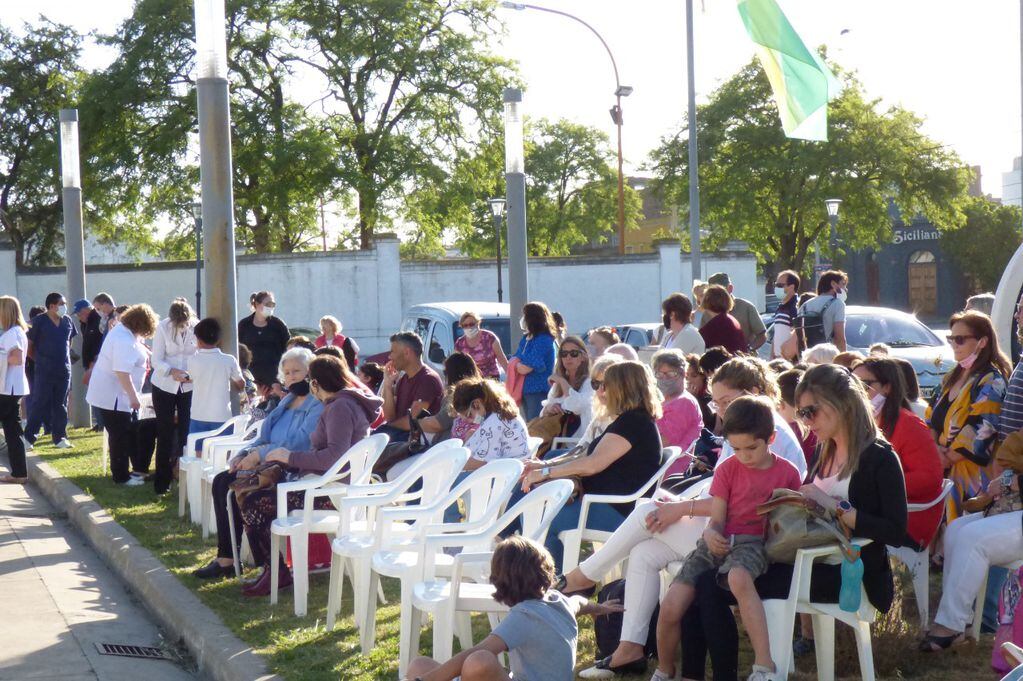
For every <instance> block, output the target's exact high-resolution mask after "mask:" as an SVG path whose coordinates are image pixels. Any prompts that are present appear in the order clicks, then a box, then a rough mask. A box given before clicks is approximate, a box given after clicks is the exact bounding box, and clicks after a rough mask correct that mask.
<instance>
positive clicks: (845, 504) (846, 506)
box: [838, 499, 853, 514]
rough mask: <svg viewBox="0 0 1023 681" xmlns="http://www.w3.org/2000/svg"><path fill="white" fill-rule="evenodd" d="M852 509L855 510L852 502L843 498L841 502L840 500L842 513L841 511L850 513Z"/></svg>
mask: <svg viewBox="0 0 1023 681" xmlns="http://www.w3.org/2000/svg"><path fill="white" fill-rule="evenodd" d="M851 510H853V506H852V504H850V503H849V502H848V501H846V500H845V499H842V500H841V501H840V502H838V512H839V513H840V514H841V513H848V512H849V511H851Z"/></svg>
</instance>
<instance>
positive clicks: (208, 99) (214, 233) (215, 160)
mask: <svg viewBox="0 0 1023 681" xmlns="http://www.w3.org/2000/svg"><path fill="white" fill-rule="evenodd" d="M195 42H196V70H197V74H196V75H197V81H196V82H197V87H196V90H197V95H198V108H199V174H200V179H201V184H202V225H203V230H202V231H203V240H204V245H205V249H204V250H205V265H206V267H205V269H206V292H207V297H206V311H207V315H208V316H210V317H215V318H217V319H218V320H219V321H220V324H221V328H222V329H223V337H222V339H221V340H222V343H223V347H224V349H225V350H226V351H227V352H228V353H229V354H232V355H235V356H237V355H238V316H237V292H236V286H237V283H236V279H237V278H236V276H235V245H234V216H233V207H234V194H233V192H232V188H231V179H232V178H231V111H230V95H229V92H228V82H227V36H226V22H225V17H224V0H195Z"/></svg>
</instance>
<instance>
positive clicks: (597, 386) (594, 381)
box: [590, 378, 604, 390]
mask: <svg viewBox="0 0 1023 681" xmlns="http://www.w3.org/2000/svg"><path fill="white" fill-rule="evenodd" d="M590 387H591V388H593V389H594V390H600V389H601V388H603V387H604V381H598V380H597V379H595V378H591V379H590Z"/></svg>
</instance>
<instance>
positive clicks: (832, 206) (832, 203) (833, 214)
mask: <svg viewBox="0 0 1023 681" xmlns="http://www.w3.org/2000/svg"><path fill="white" fill-rule="evenodd" d="M824 205H825V206H826V207H827V209H828V217H829V218H837V217H838V207H839V206H841V205H842V199H825V201H824Z"/></svg>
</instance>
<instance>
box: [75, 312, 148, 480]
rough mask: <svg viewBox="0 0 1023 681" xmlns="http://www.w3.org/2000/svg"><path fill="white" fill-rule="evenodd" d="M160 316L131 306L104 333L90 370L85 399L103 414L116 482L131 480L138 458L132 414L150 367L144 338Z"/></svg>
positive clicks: (135, 412)
mask: <svg viewBox="0 0 1023 681" xmlns="http://www.w3.org/2000/svg"><path fill="white" fill-rule="evenodd" d="M159 319H160V318H159V317H157V316H156V313H155V312H153V308H151V307H149V306H148V305H132V306H131V307H129V308H128V309H127V310H125V311H124V313H123V314H121V315H120V322H119V323H118V324H117V326H115V327H113V328H112V329H111V330H110V331H108V332H107V337H106V338H105V339H104V340H103V347H102V348H101V349H100V351H99V357H98V358H97V359H96V364H95V365H94V367H93V370H92V378H91V379H90V380H89V390H88V392H87V393H86V394H85V399H86V401H88V403H89V404H90V405H92V406H94V407H97V408H98V409H100V410H101V411H102V412H103V428H104V429H105V430H106V431H107V440H108V442H109V446H110V474H111V476H112V477H113V479H114V482H115V483H118V484H123V483H126V482H128V480H130V479H131V476H130V475H129V474H128V464H129V463H131V462H132V461H135V460H136V459H137V458H138V442H137V441H136V437H135V430H134V428H133V427H132V421H133V418H132V416H133V414H135V415H136V416H137V412H138V410H139V407H140V406H141V397H140V395H141V393H142V383H143V381H145V378H146V367H147V366H148V364H149V350H148V348H146V345H145V339H146V338H152V336H153V334H154V333H156V325H157V323H158V322H159Z"/></svg>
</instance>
